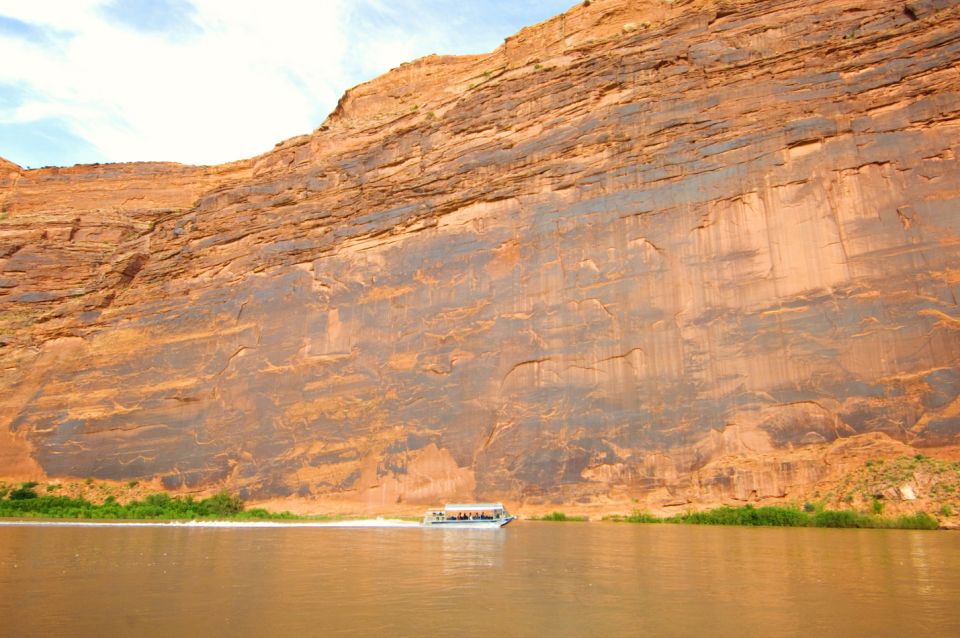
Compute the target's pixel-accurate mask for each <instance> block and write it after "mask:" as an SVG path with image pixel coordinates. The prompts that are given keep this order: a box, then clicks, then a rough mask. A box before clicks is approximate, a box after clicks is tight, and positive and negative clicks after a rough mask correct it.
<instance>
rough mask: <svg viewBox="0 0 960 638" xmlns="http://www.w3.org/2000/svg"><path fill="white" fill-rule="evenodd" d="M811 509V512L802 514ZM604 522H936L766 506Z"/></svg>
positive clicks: (923, 516) (907, 525)
mask: <svg viewBox="0 0 960 638" xmlns="http://www.w3.org/2000/svg"><path fill="white" fill-rule="evenodd" d="M806 509H811V510H812V511H805V510H806ZM606 520H612V521H619V522H626V523H679V524H687V525H743V526H751V527H758V526H765V527H847V528H851V527H861V528H878V529H937V528H938V527H939V526H940V523H939V522H938V521H937V519H936V518H934V517H933V516H930V515H929V514H927V513H926V512H920V513H918V514H913V515H907V516H898V517H895V518H894V517H883V516H878V515H875V514H861V513H860V512H854V511H852V510H817V509H815V508H805V509H800V508H798V507H784V506H777V505H768V506H764V507H754V506H752V505H744V506H742V507H729V506H724V507H718V508H716V509H712V510H707V511H705V512H686V513H683V514H677V515H676V516H670V517H666V518H660V517H657V516H653V515H652V514H647V513H645V512H634V513H633V514H630V515H629V516H611V517H609V518H608V519H606Z"/></svg>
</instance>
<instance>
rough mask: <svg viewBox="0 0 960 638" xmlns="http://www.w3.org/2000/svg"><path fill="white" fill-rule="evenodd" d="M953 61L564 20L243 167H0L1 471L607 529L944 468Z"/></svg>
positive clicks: (954, 222)
mask: <svg viewBox="0 0 960 638" xmlns="http://www.w3.org/2000/svg"><path fill="white" fill-rule="evenodd" d="M958 61H960V9H958V6H957V3H956V2H951V1H947V0H918V1H915V2H899V1H898V2H889V1H880V0H868V1H866V2H863V1H857V2H854V1H852V0H849V1H848V0H819V1H816V2H809V1H803V2H801V1H799V0H794V1H790V0H759V1H754V2H745V1H735V0H731V1H718V2H703V1H686V2H685V1H683V0H676V1H674V2H659V1H652V0H651V1H649V2H628V1H627V0H594V1H593V2H591V3H589V4H588V3H583V4H582V5H578V6H576V7H574V8H572V9H571V10H570V11H569V12H567V13H566V14H564V15H562V16H558V17H556V18H554V19H552V20H550V21H547V22H545V23H543V24H540V25H537V26H535V27H531V28H528V29H524V30H523V31H521V32H520V33H519V34H517V35H516V36H514V37H512V38H509V39H508V40H507V41H506V42H505V43H504V45H503V46H502V47H501V48H499V49H498V50H497V51H495V52H493V53H491V54H489V55H479V56H467V57H460V58H453V57H441V56H431V57H428V58H424V59H422V60H418V61H416V62H412V63H409V64H404V65H401V66H400V67H398V68H397V69H394V70H393V71H391V72H390V73H388V74H386V75H384V76H382V77H380V78H377V79H376V80H373V81H372V82H369V83H367V84H364V85H361V86H359V87H356V88H354V89H352V90H350V91H349V92H348V93H347V94H346V95H345V96H344V98H343V99H342V100H341V102H340V105H339V106H338V107H337V110H336V111H335V112H334V113H333V114H332V115H331V116H330V118H329V119H328V121H327V122H326V123H325V124H324V125H323V126H322V127H320V129H318V130H317V131H316V132H314V133H313V134H312V135H305V136H302V137H299V138H295V139H292V140H288V141H286V142H284V143H282V144H279V145H278V146H277V148H275V149H274V150H273V151H272V152H270V153H267V154H265V155H263V156H260V157H257V158H253V159H251V160H247V161H242V162H236V163H233V164H229V165H223V166H215V167H189V166H180V165H176V164H125V165H99V166H76V167H73V168H59V169H57V168H53V169H50V168H48V169H40V170H31V171H27V170H22V169H20V168H19V167H16V166H14V165H11V164H9V163H7V162H0V475H5V476H11V477H39V476H81V477H87V476H93V477H103V478H115V479H149V478H159V479H160V480H162V483H163V484H164V485H165V486H167V487H169V488H179V487H190V488H204V487H219V486H224V485H225V486H227V487H229V488H230V489H236V490H240V491H241V492H242V493H244V494H247V495H250V496H253V497H260V498H266V497H278V496H287V495H293V496H301V497H310V498H322V499H327V500H331V499H340V500H343V501H346V502H349V503H365V504H369V505H370V506H372V507H379V508H389V507H394V506H396V505H397V504H398V503H421V502H423V503H435V502H438V501H441V500H443V499H445V498H447V499H449V498H503V499H505V500H508V501H510V502H512V503H517V502H522V503H526V504H533V505H535V504H537V503H542V504H546V505H548V504H550V503H559V502H567V503H569V502H577V503H580V504H582V505H584V506H593V505H595V506H597V507H601V508H602V507H610V508H620V509H623V506H624V505H629V504H631V503H638V502H640V503H646V504H649V505H650V506H653V507H656V506H663V505H668V504H677V503H698V502H716V501H722V500H726V499H731V498H734V499H749V498H763V497H770V496H789V495H791V494H801V493H803V492H804V490H809V489H811V486H814V485H817V484H818V483H819V482H821V481H824V480H828V479H829V478H830V477H831V476H835V475H836V474H837V472H841V471H843V470H844V469H845V468H846V465H845V463H846V464H853V463H855V462H859V460H860V459H862V457H863V455H873V456H884V455H892V454H900V453H903V452H904V451H905V450H907V451H909V450H910V449H911V448H909V447H907V446H913V447H914V448H916V447H921V448H937V449H943V450H950V451H951V453H953V451H954V450H955V447H954V446H956V445H957V443H958V435H960V311H958V307H957V296H958V294H960V210H958V207H960V177H958V176H960V171H958V163H957V151H958V146H960V94H958V88H960V74H958V73H957V68H958ZM851 467H852V465H851ZM847 469H848V468H847Z"/></svg>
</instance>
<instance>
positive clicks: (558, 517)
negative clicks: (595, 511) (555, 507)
mask: <svg viewBox="0 0 960 638" xmlns="http://www.w3.org/2000/svg"><path fill="white" fill-rule="evenodd" d="M534 520H538V521H561V522H563V521H576V522H583V521H586V520H587V517H586V516H567V515H566V514H564V513H563V512H550V513H549V514H545V515H544V516H541V517H540V518H534Z"/></svg>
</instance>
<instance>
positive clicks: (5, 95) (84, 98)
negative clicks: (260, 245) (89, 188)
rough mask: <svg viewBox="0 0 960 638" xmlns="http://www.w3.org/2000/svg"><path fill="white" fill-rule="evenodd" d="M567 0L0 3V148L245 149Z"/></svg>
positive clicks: (216, 158) (94, 154) (24, 153)
mask: <svg viewBox="0 0 960 638" xmlns="http://www.w3.org/2000/svg"><path fill="white" fill-rule="evenodd" d="M575 3H576V0H458V1H457V0H313V1H307V0H269V1H268V2H265V1H263V0H29V1H26V2H25V1H24V0H0V60H3V61H4V64H2V65H0V157H5V158H7V159H9V160H11V161H13V162H16V163H17V164H20V165H21V166H31V167H38V166H46V165H53V166H68V165H71V164H75V163H87V162H124V161H139V160H158V161H159V160H170V161H178V162H185V163H196V164H212V163H219V162H226V161H231V160H237V159H242V158H245V157H250V156H252V155H256V154H258V153H261V152H264V151H267V150H269V149H270V148H272V147H273V145H274V144H275V143H276V142H279V141H281V140H283V139H286V138H289V137H292V136H294V135H300V134H303V133H309V132H310V131H312V130H313V129H315V128H316V127H317V126H319V125H320V123H321V122H322V121H323V119H324V118H325V117H326V116H327V114H328V113H329V112H330V111H332V110H333V108H334V107H335V106H336V103H337V100H338V99H339V98H340V96H341V95H342V94H343V92H344V91H345V90H346V89H348V88H350V87H351V86H354V85H356V84H359V83H361V82H364V81H366V80H369V79H371V78H373V77H376V76H377V75H379V74H381V73H383V72H385V71H387V70H389V69H390V68H392V67H395V66H397V65H399V64H400V63H401V62H406V61H409V60H412V59H414V58H417V57H420V56H423V55H428V54H430V53H452V54H462V53H482V52H486V51H491V50H493V49H495V48H496V47H497V46H499V45H500V43H501V42H502V41H503V39H504V38H505V37H507V36H508V35H511V34H513V33H515V32H517V31H519V30H520V29H521V28H522V27H524V26H527V25H530V24H535V23H537V22H540V21H542V20H545V19H547V18H549V17H551V16H553V15H556V14H558V13H561V12H562V11H565V10H566V9H568V8H570V7H571V6H572V5H573V4H575Z"/></svg>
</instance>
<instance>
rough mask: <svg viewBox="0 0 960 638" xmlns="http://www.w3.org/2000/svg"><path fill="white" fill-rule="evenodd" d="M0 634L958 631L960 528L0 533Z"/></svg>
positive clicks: (12, 529)
mask: <svg viewBox="0 0 960 638" xmlns="http://www.w3.org/2000/svg"><path fill="white" fill-rule="evenodd" d="M0 635H2V636H271V635H285V636H294V635H298V636H430V635H455V636H615V635H626V636H640V635H643V636H960V533H956V532H942V531H941V532H918V531H892V530H827V529H773V528H761V529H750V528H729V527H692V526H674V525H629V524H612V523H589V524H588V523H532V522H518V523H513V524H511V525H509V526H508V527H506V528H504V529H502V530H497V531H488V530H437V529H419V528H375V527H371V528H362V529H344V528H332V527H316V528H310V527H290V528H287V527H270V528H250V527H236V528H230V527H209V528H208V527H184V526H161V527H58V526H42V527H37V526H8V525H0Z"/></svg>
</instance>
